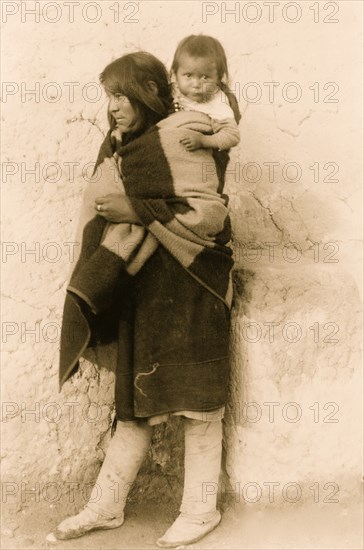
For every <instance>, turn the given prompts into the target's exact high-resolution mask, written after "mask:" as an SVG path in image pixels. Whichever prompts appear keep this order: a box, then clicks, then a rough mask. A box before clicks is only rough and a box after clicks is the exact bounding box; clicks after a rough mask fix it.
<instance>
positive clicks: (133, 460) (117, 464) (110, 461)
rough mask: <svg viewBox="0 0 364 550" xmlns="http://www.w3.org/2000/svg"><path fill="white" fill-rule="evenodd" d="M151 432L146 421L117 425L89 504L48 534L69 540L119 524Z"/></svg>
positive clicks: (119, 423)
mask: <svg viewBox="0 0 364 550" xmlns="http://www.w3.org/2000/svg"><path fill="white" fill-rule="evenodd" d="M152 431H153V429H152V427H151V426H149V425H148V423H147V422H146V421H135V422H134V421H133V422H120V421H118V422H117V427H116V431H115V434H114V436H113V437H112V438H111V441H110V445H109V447H108V449H107V452H106V456H105V460H104V462H103V464H102V466H101V470H100V472H99V475H98V477H97V480H96V483H95V486H94V488H93V490H92V493H91V497H90V500H89V502H88V503H87V504H86V506H85V508H84V509H83V510H82V511H81V512H80V513H79V514H77V515H75V516H72V517H70V518H67V519H65V520H64V521H62V522H61V523H60V524H59V525H58V527H57V529H56V530H55V532H54V533H52V534H51V535H53V536H54V537H55V538H56V539H62V540H64V539H71V538H76V537H81V536H82V535H84V534H86V533H87V532H89V531H92V530H93V529H113V528H115V527H119V526H120V525H121V524H122V523H123V521H124V506H125V503H126V497H127V495H128V492H129V490H130V487H131V485H132V483H133V481H134V479H135V478H136V475H137V473H138V470H139V468H140V466H141V464H142V462H143V459H144V457H145V454H146V452H147V450H148V447H149V445H150V441H151V437H152ZM51 535H49V537H47V538H49V540H51V538H52V536H51Z"/></svg>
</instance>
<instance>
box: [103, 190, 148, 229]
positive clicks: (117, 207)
mask: <svg viewBox="0 0 364 550" xmlns="http://www.w3.org/2000/svg"><path fill="white" fill-rule="evenodd" d="M95 209H96V211H97V213H98V215H99V216H102V217H103V218H105V220H107V221H109V222H114V223H122V222H125V223H138V221H139V219H138V216H137V215H136V213H135V212H134V210H133V208H132V206H131V204H130V202H129V200H128V198H127V197H125V195H122V194H121V193H110V194H109V195H104V196H103V197H98V198H97V199H96V201H95Z"/></svg>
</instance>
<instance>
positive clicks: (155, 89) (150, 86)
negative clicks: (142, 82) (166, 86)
mask: <svg viewBox="0 0 364 550" xmlns="http://www.w3.org/2000/svg"><path fill="white" fill-rule="evenodd" d="M147 87H148V90H150V91H151V92H153V94H155V95H158V86H157V84H156V83H155V82H154V80H148V82H147Z"/></svg>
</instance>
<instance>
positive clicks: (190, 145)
mask: <svg viewBox="0 0 364 550" xmlns="http://www.w3.org/2000/svg"><path fill="white" fill-rule="evenodd" d="M179 142H180V143H182V145H184V146H185V148H186V149H187V151H195V150H196V149H200V148H201V146H202V143H201V134H199V133H197V132H196V136H189V137H185V138H182V139H180V141H179Z"/></svg>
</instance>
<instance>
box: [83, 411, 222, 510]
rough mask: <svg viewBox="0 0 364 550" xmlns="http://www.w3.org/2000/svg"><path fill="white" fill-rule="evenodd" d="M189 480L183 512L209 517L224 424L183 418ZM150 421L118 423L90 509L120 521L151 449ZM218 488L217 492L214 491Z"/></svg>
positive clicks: (218, 469)
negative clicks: (144, 460)
mask: <svg viewBox="0 0 364 550" xmlns="http://www.w3.org/2000/svg"><path fill="white" fill-rule="evenodd" d="M183 423H184V429H185V479H184V491H183V499H182V504H181V508H180V511H181V512H182V513H184V514H192V515H205V514H210V513H211V512H214V511H215V510H216V494H217V484H218V480H219V473H220V466H221V449H222V423H221V420H218V421H201V420H194V419H191V418H183ZM152 433H153V427H152V426H149V425H148V423H147V421H144V420H140V421H130V422H121V421H118V422H117V426H116V431H115V434H114V436H113V437H112V439H111V441H110V445H109V447H108V449H107V452H106V456H105V460H104V462H103V464H102V467H101V469H100V472H99V475H98V477H97V480H96V483H95V486H94V488H93V491H92V494H91V497H90V500H89V502H88V504H87V507H88V508H90V509H92V510H93V511H95V512H97V513H99V514H101V515H104V516H105V517H120V516H122V514H123V511H124V507H125V503H126V498H127V495H128V492H129V490H130V488H131V485H132V483H133V481H134V480H135V478H136V476H137V473H138V470H139V468H140V466H141V464H142V462H143V459H144V457H145V455H146V453H147V451H148V448H149V446H150V442H151V438H152ZM211 487H212V488H216V490H211Z"/></svg>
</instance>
